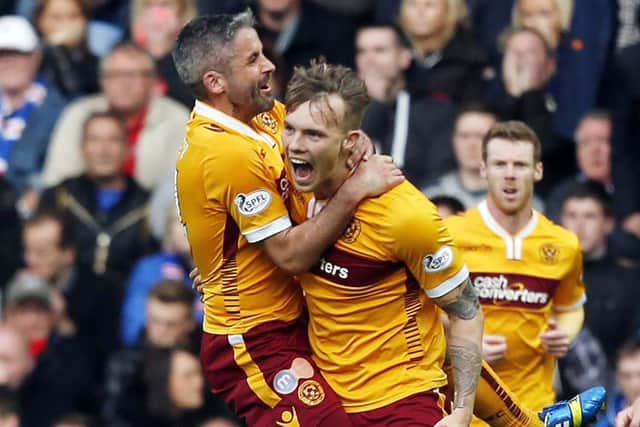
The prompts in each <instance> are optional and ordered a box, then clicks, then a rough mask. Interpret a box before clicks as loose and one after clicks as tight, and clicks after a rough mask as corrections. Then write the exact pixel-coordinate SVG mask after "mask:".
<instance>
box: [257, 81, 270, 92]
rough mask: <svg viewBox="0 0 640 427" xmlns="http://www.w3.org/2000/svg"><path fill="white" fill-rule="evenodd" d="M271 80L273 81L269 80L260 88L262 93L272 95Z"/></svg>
mask: <svg viewBox="0 0 640 427" xmlns="http://www.w3.org/2000/svg"><path fill="white" fill-rule="evenodd" d="M270 80H271V79H267V80H265V81H264V82H262V84H261V85H260V86H259V89H260V92H262V93H266V94H270V93H271V85H270V84H269V83H270Z"/></svg>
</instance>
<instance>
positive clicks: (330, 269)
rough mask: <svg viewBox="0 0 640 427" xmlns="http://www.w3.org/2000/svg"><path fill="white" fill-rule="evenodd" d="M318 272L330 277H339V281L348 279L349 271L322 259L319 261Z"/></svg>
mask: <svg viewBox="0 0 640 427" xmlns="http://www.w3.org/2000/svg"><path fill="white" fill-rule="evenodd" d="M320 270H321V271H323V272H325V273H326V274H329V275H331V276H334V277H339V278H340V279H347V278H349V269H348V268H347V267H342V266H340V265H338V264H335V263H332V262H329V261H327V260H326V259H324V258H322V259H321V260H320Z"/></svg>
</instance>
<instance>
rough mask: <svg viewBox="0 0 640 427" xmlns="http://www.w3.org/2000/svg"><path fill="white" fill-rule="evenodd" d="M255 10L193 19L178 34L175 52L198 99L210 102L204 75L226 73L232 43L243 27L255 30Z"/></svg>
mask: <svg viewBox="0 0 640 427" xmlns="http://www.w3.org/2000/svg"><path fill="white" fill-rule="evenodd" d="M254 26H255V18H254V16H253V12H252V11H251V9H247V10H245V11H244V12H241V13H238V14H236V15H226V14H219V15H205V16H199V17H196V18H194V19H192V20H191V21H190V22H189V23H188V24H187V25H185V27H184V28H183V29H182V30H181V31H180V34H178V39H177V41H176V45H175V47H174V49H173V52H172V57H173V62H174V63H175V66H176V70H178V75H179V76H180V79H181V80H182V82H183V83H184V84H185V85H187V86H188V87H189V88H190V89H191V92H193V95H194V96H195V97H196V98H197V99H206V98H207V91H206V89H205V88H204V85H203V84H202V76H203V75H204V73H206V72H207V71H210V70H215V71H218V72H224V71H226V70H227V66H228V60H229V55H230V53H229V44H230V43H231V42H232V41H233V39H234V38H235V36H236V34H237V33H238V31H239V30H241V29H242V28H253V27H254Z"/></svg>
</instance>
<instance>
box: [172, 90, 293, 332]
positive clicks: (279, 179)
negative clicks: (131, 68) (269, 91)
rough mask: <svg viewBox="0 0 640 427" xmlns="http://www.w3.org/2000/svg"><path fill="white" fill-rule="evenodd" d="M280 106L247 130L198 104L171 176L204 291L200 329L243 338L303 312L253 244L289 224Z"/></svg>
mask: <svg viewBox="0 0 640 427" xmlns="http://www.w3.org/2000/svg"><path fill="white" fill-rule="evenodd" d="M284 115H285V110H284V106H283V105H282V104H279V103H276V105H275V107H274V108H273V109H272V110H271V111H269V112H266V113H262V114H260V115H258V116H257V117H256V118H254V119H253V120H252V122H251V123H250V125H247V124H245V123H242V122H240V121H238V120H236V119H234V118H232V117H230V116H228V115H226V114H224V113H222V112H221V111H219V110H216V109H214V108H212V107H210V106H208V105H207V104H205V103H203V102H196V105H195V107H194V110H193V113H192V115H191V120H190V121H189V122H188V124H187V133H186V138H185V142H184V145H183V147H182V148H181V150H180V152H179V155H178V160H177V170H176V192H177V194H176V197H177V202H178V209H179V213H180V218H181V221H182V223H183V224H184V226H185V227H186V232H187V236H188V238H189V243H190V245H191V251H192V256H193V260H194V262H195V265H196V267H197V268H198V269H199V270H200V274H201V275H202V283H203V285H204V304H205V319H204V326H203V328H204V330H205V331H206V332H209V333H216V334H241V333H244V332H246V331H247V330H249V329H250V328H252V327H254V326H256V325H259V324H261V323H264V322H267V321H271V320H283V321H288V320H293V319H295V318H297V317H298V316H299V315H300V314H301V310H302V293H301V291H300V289H299V287H298V286H297V285H295V284H294V283H293V282H292V280H291V278H290V277H289V276H288V275H287V274H286V273H285V272H283V271H281V270H280V269H278V268H277V267H276V266H275V264H273V263H272V262H271V260H270V259H269V258H268V256H267V254H266V253H265V252H264V251H263V250H262V249H261V248H260V247H259V245H255V243H258V242H260V241H262V240H264V239H266V238H268V237H270V236H273V235H274V234H277V233H279V232H281V231H283V230H285V229H287V228H288V227H290V226H291V221H290V219H289V215H288V211H287V203H288V201H289V183H288V181H287V177H286V171H285V166H284V161H283V150H282V146H281V140H280V133H281V131H282V126H283V121H284Z"/></svg>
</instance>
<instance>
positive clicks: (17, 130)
mask: <svg viewBox="0 0 640 427" xmlns="http://www.w3.org/2000/svg"><path fill="white" fill-rule="evenodd" d="M46 97H47V87H46V86H45V85H44V83H43V82H40V81H35V82H33V83H32V84H31V86H30V87H29V89H27V92H26V94H25V97H24V102H23V104H22V105H21V106H20V107H18V108H16V109H15V110H11V106H10V105H9V103H8V100H7V97H6V96H5V95H4V94H0V113H1V114H0V175H4V174H5V173H6V172H7V169H8V166H9V160H10V159H11V153H12V152H13V149H14V147H15V146H16V143H17V142H18V141H19V140H20V138H21V137H22V134H23V132H24V130H25V128H26V126H27V120H29V116H31V114H32V113H33V111H34V110H36V109H37V108H38V107H39V106H40V105H42V103H43V102H44V99H45V98H46Z"/></svg>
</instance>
